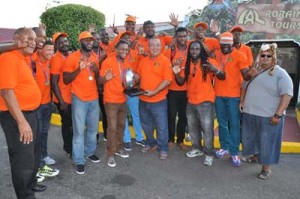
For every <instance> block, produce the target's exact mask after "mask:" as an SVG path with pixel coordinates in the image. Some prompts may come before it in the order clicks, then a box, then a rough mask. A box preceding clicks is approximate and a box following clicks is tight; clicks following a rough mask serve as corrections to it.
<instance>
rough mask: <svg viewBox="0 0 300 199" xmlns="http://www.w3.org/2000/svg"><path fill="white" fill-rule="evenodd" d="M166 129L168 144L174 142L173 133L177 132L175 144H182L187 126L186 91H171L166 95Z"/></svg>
mask: <svg viewBox="0 0 300 199" xmlns="http://www.w3.org/2000/svg"><path fill="white" fill-rule="evenodd" d="M167 97H168V127H169V142H174V141H175V138H174V137H175V132H177V143H181V142H183V139H184V136H185V129H186V126H187V119H186V105H187V95H186V91H172V90H169V93H168V96H167ZM177 113H178V121H177V125H176V115H177ZM175 127H176V129H175Z"/></svg>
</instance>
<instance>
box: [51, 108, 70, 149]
mask: <svg viewBox="0 0 300 199" xmlns="http://www.w3.org/2000/svg"><path fill="white" fill-rule="evenodd" d="M55 105H56V107H57V109H58V112H59V114H60V117H61V134H62V138H63V141H64V146H63V147H64V151H65V152H67V153H69V154H72V141H73V128H72V108H71V104H68V108H67V109H66V110H61V108H60V103H55Z"/></svg>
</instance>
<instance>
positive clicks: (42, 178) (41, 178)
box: [36, 172, 45, 182]
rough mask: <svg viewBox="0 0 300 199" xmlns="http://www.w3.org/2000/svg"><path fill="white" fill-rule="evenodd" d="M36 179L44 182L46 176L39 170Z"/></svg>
mask: <svg viewBox="0 0 300 199" xmlns="http://www.w3.org/2000/svg"><path fill="white" fill-rule="evenodd" d="M36 180H37V182H43V181H44V180H45V177H44V176H41V175H40V174H39V172H38V173H37V174H36Z"/></svg>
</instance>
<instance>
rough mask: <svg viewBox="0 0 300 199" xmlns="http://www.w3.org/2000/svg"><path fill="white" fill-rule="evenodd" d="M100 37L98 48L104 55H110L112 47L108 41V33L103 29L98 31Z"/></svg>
mask: <svg viewBox="0 0 300 199" xmlns="http://www.w3.org/2000/svg"><path fill="white" fill-rule="evenodd" d="M99 36H100V40H101V42H100V48H101V50H102V51H104V52H105V54H106V55H108V54H110V53H111V52H113V51H114V45H113V43H112V42H111V41H109V37H108V32H107V31H106V29H105V28H102V29H100V30H99Z"/></svg>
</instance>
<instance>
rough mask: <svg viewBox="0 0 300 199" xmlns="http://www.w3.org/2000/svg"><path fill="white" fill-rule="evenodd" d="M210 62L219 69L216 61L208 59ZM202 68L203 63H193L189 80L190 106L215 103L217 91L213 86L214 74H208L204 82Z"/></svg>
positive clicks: (188, 94)
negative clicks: (207, 102)
mask: <svg viewBox="0 0 300 199" xmlns="http://www.w3.org/2000/svg"><path fill="white" fill-rule="evenodd" d="M208 61H209V62H210V63H211V64H213V65H214V66H216V67H218V68H219V64H218V63H217V61H216V60H215V59H212V58H208ZM200 67H201V61H200V62H199V63H198V64H196V65H194V64H193V63H192V62H191V65H190V75H189V78H188V80H187V96H188V102H189V103H190V104H200V103H202V102H206V101H209V102H215V91H214V87H213V85H212V79H213V77H214V74H213V73H211V72H209V73H207V75H206V80H204V79H203V71H202V69H201V68H200ZM193 74H194V76H193Z"/></svg>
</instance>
